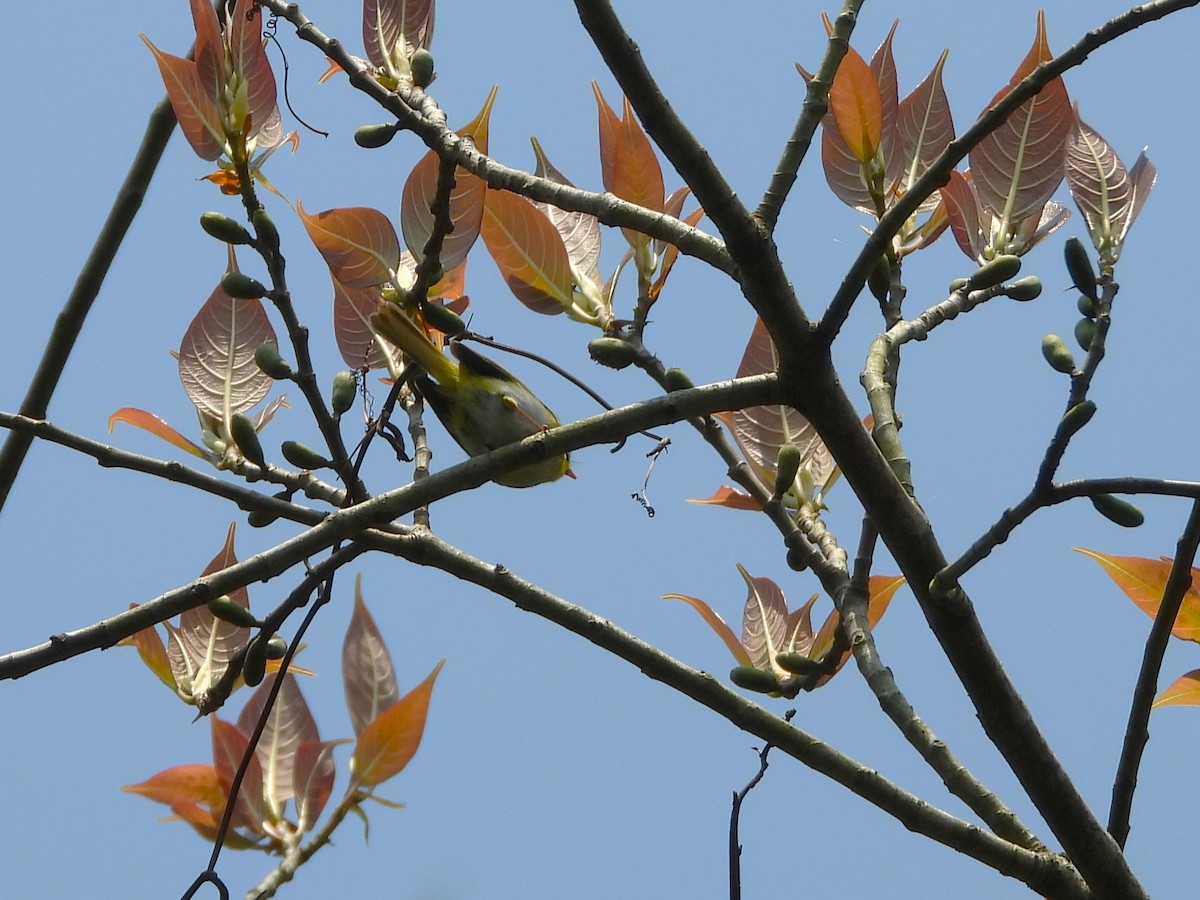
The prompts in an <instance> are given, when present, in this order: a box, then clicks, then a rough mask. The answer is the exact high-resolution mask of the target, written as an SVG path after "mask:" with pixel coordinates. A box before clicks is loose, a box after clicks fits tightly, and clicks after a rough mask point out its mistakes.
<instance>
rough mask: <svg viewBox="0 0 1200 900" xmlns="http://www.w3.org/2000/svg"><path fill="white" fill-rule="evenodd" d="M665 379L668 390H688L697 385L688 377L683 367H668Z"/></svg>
mask: <svg viewBox="0 0 1200 900" xmlns="http://www.w3.org/2000/svg"><path fill="white" fill-rule="evenodd" d="M663 381H665V382H666V385H667V390H668V391H686V390H688V389H689V388H694V387H695V385H694V384H692V379H690V378H688V377H687V373H686V372H684V371H683V369H667V371H666V372H664V373H663Z"/></svg>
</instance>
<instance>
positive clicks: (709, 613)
mask: <svg viewBox="0 0 1200 900" xmlns="http://www.w3.org/2000/svg"><path fill="white" fill-rule="evenodd" d="M663 599H664V600H680V601H682V602H683V603H686V604H687V605H688V606H690V607H691V608H692V609H694V610H695V611H696V612H698V613H699V614H700V617H701V618H702V619H704V621H705V622H706V623H708V627H709V628H711V629H712V630H713V631H714V632H715V633H716V635H717V637H719V638H720V639H721V640H722V642H724V644H725V646H726V647H728V648H729V652H730V653H732V654H733V658H734V659H735V660H737V662H738V665H741V666H753V665H754V663H753V662H752V661H751V660H750V654H748V653H747V652H746V648H745V647H743V646H742V642H741V641H739V640H738V637H737V635H736V634H734V633H733V629H732V628H730V627H729V626H728V625H727V624H725V620H724V619H722V618H721V617H720V615H718V614H717V613H716V612H715V611H714V610H713V608H712V607H711V606H709V605H708V604H707V603H705V602H704V601H703V600H700V599H698V598H696V597H689V596H687V595H686V594H663Z"/></svg>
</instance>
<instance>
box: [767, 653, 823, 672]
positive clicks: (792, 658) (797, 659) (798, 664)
mask: <svg viewBox="0 0 1200 900" xmlns="http://www.w3.org/2000/svg"><path fill="white" fill-rule="evenodd" d="M775 662H777V663H778V664H779V668H781V669H786V670H787V671H789V672H791V673H792V674H793V675H815V674H816V673H817V672H819V671H821V669H823V668H824V666H822V665H821V663H819V662H817V661H816V660H815V659H812V658H811V657H808V656H805V655H804V654H803V653H780V654H779V655H778V656H776V657H775Z"/></svg>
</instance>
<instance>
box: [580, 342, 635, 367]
mask: <svg viewBox="0 0 1200 900" xmlns="http://www.w3.org/2000/svg"><path fill="white" fill-rule="evenodd" d="M587 350H588V356H590V357H591V358H592V359H593V360H594V361H595V362H598V363H600V365H602V366H607V367H608V368H610V369H624V368H625V367H627V366H629V365H630V364H631V363H632V362H633V361H634V360H635V359H636V358H637V350H635V349H634V347H633V345H632V344H630V343H629V341H624V340H621V338H618V337H598V338H594V339H592V340H590V341H588V345H587Z"/></svg>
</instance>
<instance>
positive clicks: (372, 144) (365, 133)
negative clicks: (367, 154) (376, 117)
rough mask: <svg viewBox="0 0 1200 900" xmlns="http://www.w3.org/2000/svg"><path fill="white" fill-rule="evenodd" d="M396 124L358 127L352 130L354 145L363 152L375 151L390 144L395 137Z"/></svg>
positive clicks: (387, 123) (385, 123)
mask: <svg viewBox="0 0 1200 900" xmlns="http://www.w3.org/2000/svg"><path fill="white" fill-rule="evenodd" d="M397 124H398V123H396V122H384V123H383V124H381V125H360V126H358V128H356V129H354V143H356V144H358V146H360V147H362V148H363V149H364V150H376V149H378V148H380V147H385V146H387V145H388V144H390V143H391V141H392V138H394V137H395V136H396V131H397Z"/></svg>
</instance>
